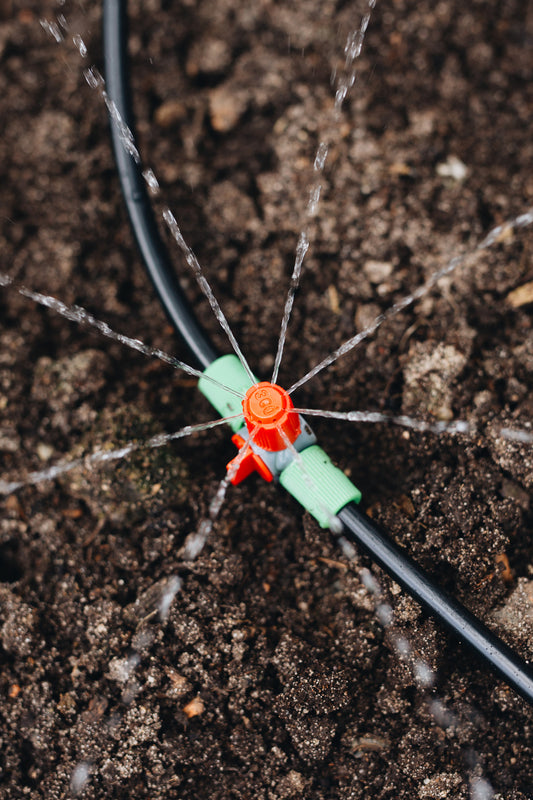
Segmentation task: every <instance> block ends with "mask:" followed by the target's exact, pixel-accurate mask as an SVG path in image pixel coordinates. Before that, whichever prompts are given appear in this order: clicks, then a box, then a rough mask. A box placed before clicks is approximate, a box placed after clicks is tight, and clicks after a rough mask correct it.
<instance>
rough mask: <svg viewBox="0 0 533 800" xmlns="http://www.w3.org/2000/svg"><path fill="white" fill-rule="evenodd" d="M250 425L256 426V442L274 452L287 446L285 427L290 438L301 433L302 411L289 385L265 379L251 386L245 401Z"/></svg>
mask: <svg viewBox="0 0 533 800" xmlns="http://www.w3.org/2000/svg"><path fill="white" fill-rule="evenodd" d="M242 409H243V412H244V419H245V422H246V427H247V428H248V430H249V431H250V433H252V432H253V431H254V430H255V435H254V443H255V444H256V445H257V446H258V447H262V448H263V450H268V451H270V452H273V451H276V450H285V448H286V446H287V445H286V442H285V441H284V439H283V436H282V435H281V433H280V430H281V431H283V433H284V434H285V436H286V437H287V439H289V441H290V442H294V440H295V439H297V438H298V436H299V435H300V433H301V428H300V420H299V417H298V414H297V413H296V412H295V411H293V409H294V404H293V402H292V400H291V398H290V396H289V395H288V394H287V392H286V391H285V389H282V388H281V386H278V385H277V384H275V383H268V382H267V381H263V382H261V383H256V384H255V385H254V386H251V387H250V388H249V389H248V391H247V392H246V397H245V398H244V400H243V403H242Z"/></svg>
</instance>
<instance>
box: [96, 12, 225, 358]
mask: <svg viewBox="0 0 533 800" xmlns="http://www.w3.org/2000/svg"><path fill="white" fill-rule="evenodd" d="M103 41H104V58H105V80H106V86H107V93H108V96H109V97H110V99H111V101H112V102H113V103H114V104H115V106H116V109H117V111H118V113H119V114H120V117H121V119H122V121H123V122H124V123H125V124H126V125H127V126H128V128H129V130H130V131H131V132H132V133H133V134H134V135H135V125H134V122H135V120H134V115H133V106H132V102H131V91H130V84H129V77H128V73H129V63H128V49H127V41H128V17H127V3H126V0H104V8H103ZM111 137H112V140H113V151H114V154H115V161H116V164H117V170H118V175H119V179H120V186H121V189H122V194H123V196H124V201H125V203H126V208H127V210H128V216H129V218H130V224H131V228H132V231H133V235H134V236H135V240H136V242H137V245H138V247H139V250H140V252H141V255H142V259H143V261H144V264H145V266H146V269H147V270H148V274H149V275H150V278H151V279H152V282H153V284H154V286H155V288H156V291H157V293H158V295H159V298H160V300H161V302H162V304H163V307H164V309H165V311H166V312H167V315H168V317H169V318H170V321H171V322H172V324H173V325H174V327H175V329H176V331H177V332H178V333H179V335H180V336H181V338H182V339H183V340H184V342H185V344H186V345H187V346H188V348H189V350H190V351H191V353H192V355H193V356H194V358H195V360H196V361H197V362H198V364H199V365H200V367H201V368H202V369H205V368H206V367H208V366H209V364H211V363H212V362H213V361H215V359H216V358H217V357H218V355H219V353H217V351H216V349H215V347H214V346H213V344H212V343H211V342H210V340H209V338H208V336H207V334H206V333H205V331H204V330H203V329H202V328H201V326H200V324H199V322H198V321H197V319H196V317H195V316H194V314H193V313H192V311H191V309H190V307H189V304H188V302H187V299H186V297H185V295H184V293H183V290H182V288H181V286H180V284H179V282H178V279H177V278H176V275H175V272H174V269H173V267H172V263H171V261H170V258H169V256H168V252H167V250H166V248H165V245H164V244H163V241H162V239H161V236H160V234H159V230H158V228H157V225H156V222H155V219H154V215H153V212H152V207H151V204H150V199H149V197H148V192H147V190H146V183H145V180H144V178H143V175H142V172H141V167H140V166H139V165H138V164H136V163H135V160H134V158H133V157H132V156H131V155H130V154H129V153H128V152H127V151H126V148H125V147H124V144H123V141H122V139H121V135H120V130H119V128H118V126H117V125H116V124H115V123H114V122H113V121H111Z"/></svg>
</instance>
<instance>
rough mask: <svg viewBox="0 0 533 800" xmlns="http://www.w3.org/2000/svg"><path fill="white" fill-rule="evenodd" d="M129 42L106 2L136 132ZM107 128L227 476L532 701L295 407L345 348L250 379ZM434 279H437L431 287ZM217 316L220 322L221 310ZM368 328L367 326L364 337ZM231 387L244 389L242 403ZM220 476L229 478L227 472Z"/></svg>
mask: <svg viewBox="0 0 533 800" xmlns="http://www.w3.org/2000/svg"><path fill="white" fill-rule="evenodd" d="M369 5H373V3H372V4H369ZM365 19H366V17H365ZM126 42H127V14H126V0H104V53H105V63H106V81H107V91H108V95H109V97H110V99H111V101H112V103H113V108H114V109H116V110H117V112H118V114H119V115H120V118H121V119H122V120H123V122H124V123H125V124H126V125H127V127H128V129H129V130H131V131H134V115H133V110H132V104H131V99H130V89H129V67H128V58H127V47H126ZM111 134H112V138H113V145H114V151H115V158H116V162H117V169H118V173H119V178H120V183H121V187H122V192H123V195H124V200H125V203H126V207H127V209H128V214H129V218H130V222H131V226H132V229H133V233H134V236H135V238H136V241H137V243H138V245H139V249H140V251H141V254H142V258H143V261H144V263H145V265H146V267H147V270H148V272H149V274H150V276H151V278H152V280H153V282H154V285H155V287H156V289H157V291H158V293H159V296H160V298H161V300H162V303H163V305H164V307H165V309H166V312H167V314H168V315H169V318H170V320H171V322H172V323H173V325H174V327H175V329H176V330H177V332H178V333H179V334H180V336H181V337H182V338H183V340H184V341H185V343H186V344H187V345H188V347H189V349H190V351H191V354H192V356H193V357H194V358H195V360H196V361H197V362H198V363H199V365H200V366H201V368H202V369H204V375H203V377H202V378H201V379H200V382H199V388H200V391H202V393H203V394H204V395H205V396H206V397H208V399H209V401H210V402H211V403H212V405H213V406H214V407H215V408H216V409H217V410H218V411H219V413H220V414H221V416H222V417H227V416H236V419H233V420H232V421H231V423H230V424H231V427H232V429H233V434H234V442H235V443H236V444H237V446H238V447H240V449H241V453H242V449H243V446H246V445H248V447H247V451H246V453H245V455H244V456H242V457H241V456H238V457H237V458H238V459H239V458H240V463H239V464H238V465H237V468H236V465H235V463H233V465H232V464H231V462H230V465H229V470H228V475H229V476H230V480H231V481H232V482H239V481H240V480H243V479H244V478H245V477H247V476H248V475H250V474H251V473H252V472H258V473H259V474H260V475H261V477H263V478H264V479H265V480H267V481H269V482H279V484H281V486H283V487H284V488H285V489H286V490H287V491H288V492H289V493H290V494H291V495H292V496H293V497H294V498H295V499H296V500H298V502H299V503H301V505H302V506H303V507H304V508H305V509H306V510H307V511H308V512H309V513H310V514H311V515H312V516H313V517H315V519H316V520H317V521H318V523H319V524H320V525H321V526H322V527H323V528H330V529H331V530H332V532H333V533H334V534H335V535H337V536H339V538H340V541H341V544H342V543H343V542H344V543H346V542H348V543H354V544H356V545H357V546H358V547H359V548H360V549H362V550H363V551H364V552H366V553H367V554H368V555H369V556H370V558H371V559H372V560H373V561H374V562H375V563H377V564H378V565H379V566H380V567H382V568H383V569H384V570H385V571H386V572H388V574H389V575H390V576H391V577H392V579H393V580H394V581H396V582H397V583H399V584H400V585H401V586H402V587H403V588H405V589H406V591H408V592H409V593H410V594H411V595H412V596H413V597H414V598H415V599H416V600H417V601H418V602H419V603H420V604H421V605H422V606H423V608H424V609H425V610H426V611H427V612H428V613H429V614H430V615H431V616H433V617H435V618H436V619H437V620H438V621H439V622H441V623H442V624H443V625H444V626H445V627H446V628H447V629H448V630H449V631H450V632H451V633H452V634H453V635H454V636H455V638H457V639H458V640H460V641H461V642H464V643H465V644H467V645H468V646H469V647H470V648H471V650H472V651H473V652H474V653H475V654H476V655H477V656H478V657H480V658H481V659H482V660H483V661H484V662H485V663H486V665H487V666H489V667H490V668H491V669H492V670H493V671H494V672H495V673H496V674H497V675H498V676H499V677H501V678H502V679H503V680H504V681H506V682H507V684H508V685H509V686H511V687H512V688H513V689H514V690H515V691H516V692H517V693H518V694H520V695H521V696H522V697H523V698H524V699H525V700H526V701H527V702H528V703H530V704H531V705H533V671H532V670H531V667H530V666H529V665H528V664H527V663H526V662H525V661H524V660H523V659H522V658H521V657H520V656H519V655H518V654H517V653H515V652H514V651H513V650H512V649H511V648H510V647H508V646H507V645H506V644H505V643H504V642H503V641H502V640H501V639H499V638H498V637H497V636H496V635H495V634H493V633H492V632H491V631H490V630H489V629H488V628H487V626H486V625H485V624H484V623H483V622H482V621H481V620H479V619H477V617H475V615H474V614H472V613H471V612H470V611H468V610H467V609H466V608H465V607H464V606H463V605H462V604H461V603H459V602H458V601H457V600H455V599H454V598H452V597H450V595H448V594H447V593H445V592H444V591H443V590H442V589H441V588H440V587H438V586H437V585H436V584H435V582H434V581H433V579H432V578H431V577H430V576H429V575H428V574H426V573H425V572H424V571H423V570H422V569H421V567H419V566H418V565H417V564H416V563H415V561H414V560H413V559H412V558H411V557H410V556H409V555H407V553H406V552H405V551H404V550H403V549H402V548H400V547H399V546H398V545H397V544H396V543H395V542H393V541H392V540H391V538H390V537H389V536H388V534H387V533H386V532H385V531H383V530H381V529H379V528H378V527H377V526H376V525H375V523H374V522H373V521H372V520H370V519H369V518H368V517H367V516H366V515H365V514H364V513H362V512H361V510H360V509H359V508H358V503H359V502H360V500H361V494H360V492H359V490H358V489H357V488H356V487H355V486H354V485H353V484H352V483H351V481H350V480H349V479H348V478H347V476H345V475H344V473H343V472H342V471H341V470H339V469H338V468H337V467H335V466H334V465H333V464H332V462H331V460H330V459H329V457H328V456H327V454H326V453H325V452H324V451H323V450H322V448H320V447H319V446H318V445H317V444H316V439H315V437H314V434H313V433H312V431H311V429H310V428H309V426H308V425H307V423H306V422H305V420H304V419H303V418H302V417H301V416H300V415H299V414H298V412H297V411H296V410H295V409H294V407H293V406H292V402H290V397H289V395H290V394H291V393H292V392H293V391H294V390H296V389H297V388H298V387H299V386H300V385H302V384H303V383H304V382H306V381H307V380H309V379H310V378H311V377H313V376H314V375H315V374H316V373H317V372H318V371H319V370H320V369H323V368H324V367H325V366H327V365H328V364H329V363H332V361H333V360H335V358H336V357H337V355H338V354H342V353H340V352H338V351H336V352H335V353H333V354H332V356H330V357H328V359H327V363H326V361H324V362H321V364H319V365H318V366H317V367H316V368H315V369H314V370H312V371H311V372H310V373H308V374H307V375H306V376H304V378H302V379H300V380H299V381H298V382H297V383H295V384H293V386H291V387H290V388H289V390H288V391H286V390H284V389H282V388H281V387H279V386H278V385H277V384H276V383H266V382H260V381H257V380H256V379H255V378H254V376H253V375H252V373H251V372H250V369H249V367H248V365H247V364H246V361H245V360H244V358H243V357H241V354H240V351H237V350H236V353H237V355H227V356H219V355H218V353H217V351H216V349H215V348H214V347H213V345H212V343H211V342H210V340H209V337H208V336H207V335H206V333H205V331H204V330H203V329H202V328H201V327H200V326H199V324H198V323H197V321H196V318H195V316H194V313H193V312H192V311H191V309H190V308H189V305H188V303H187V301H186V299H185V297H184V294H183V291H182V289H181V287H180V286H179V283H178V281H177V279H176V277H175V275H174V271H173V269H172V266H171V262H170V259H169V257H168V255H167V252H166V248H165V246H164V245H163V243H162V240H161V238H160V236H159V233H158V230H157V225H156V223H155V220H154V217H153V213H152V210H151V204H150V200H149V197H148V193H147V189H146V181H145V177H144V176H143V173H142V171H141V167H140V165H139V164H138V163H136V160H135V159H134V158H133V157H132V155H131V153H130V152H128V150H127V149H125V148H124V144H123V142H122V140H121V131H120V127H119V126H117V125H116V124H111ZM531 221H533V213H532V212H531V211H528V212H527V214H525V215H523V221H522V218H521V217H520V218H517V219H516V220H514V223H513V225H514V226H515V227H516V226H521V225H522V224H523V225H525V224H530V222H531ZM173 222H175V220H171V224H169V223H168V220H167V224H169V227H170V228H171V232H172V233H173V235H174V238H175V239H176V241H177V242H178V244H179V245H180V247H181V249H182V250H183V251H184V252H185V256H186V260H187V262H188V263H189V266H191V267H192V269H193V271H196V270H195V265H194V263H192V264H191V261H192V257H191V251H190V250H189V249H188V248H187V249H186V250H184V247H183V246H182V245H181V240H182V237H181V233H180V231H179V228H178V227H177V223H176V225H175V230H174V229H173V228H174V225H173ZM180 237H181V238H180ZM489 237H490V235H489ZM489 237H487V238H486V239H485V240H483V241H482V242H481V244H480V245H479V246H478V250H480V249H484V248H486V247H488V246H490V245H491V244H492V242H493V238H490V239H489ZM463 260H464V259H463V258H462V257H458V258H457V259H453V260H452V262H450V263H449V264H448V265H447V266H446V267H445V268H444V269H443V271H442V274H443V275H444V274H449V273H450V272H451V271H452V270H453V269H455V268H456V266H459V264H460V263H462V261H463ZM439 275H440V273H439ZM197 277H198V276H197ZM434 283H436V279H435V280H434V281H433V284H432V285H434ZM427 290H428V287H426V286H423V287H421V288H420V290H417V292H414V293H413V294H412V295H410V296H409V297H408V298H406V299H405V300H404V301H401V302H400V303H398V304H396V305H395V306H394V307H393V311H392V312H391V313H390V314H389V315H381V317H380V318H378V324H379V325H380V324H381V323H382V322H384V321H385V320H386V319H387V318H388V316H390V315H391V314H392V313H394V314H396V313H398V311H400V310H401V309H403V308H404V307H405V306H406V305H408V304H410V303H412V302H414V301H415V300H416V299H417V298H418V297H419V296H423V294H425V293H427ZM217 317H218V318H219V321H220V317H219V315H218V313H217ZM221 324H222V323H221ZM373 330H374V328H372V330H370V331H369V332H368V334H367V335H370V333H372V332H373ZM359 338H360V335H358V336H356V337H354V338H353V339H352V340H349V341H348V342H346V343H345V344H344V345H343V346H342V347H341V350H342V352H347V351H348V350H349V349H352V348H353V347H354V346H355V344H356V343H358V341H359ZM234 349H235V348H234ZM237 356H239V357H237ZM276 378H277V374H276V375H275V376H273V380H276ZM210 379H215V380H217V382H219V383H223V384H224V386H225V387H227V388H221V387H220V386H216V385H215V384H212V383H211V380H210ZM228 389H229V390H230V391H228ZM235 393H237V395H241V396H242V395H244V400H243V401H242V403H241V399H240V397H239V396H236V394H235ZM250 428H252V429H253V432H251V431H250ZM256 435H257V440H256ZM224 481H227V477H226V478H225V479H224ZM224 485H225V483H224Z"/></svg>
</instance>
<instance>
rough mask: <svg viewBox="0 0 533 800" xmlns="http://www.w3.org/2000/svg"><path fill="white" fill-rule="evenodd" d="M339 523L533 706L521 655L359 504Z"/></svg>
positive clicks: (532, 685) (532, 679)
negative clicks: (388, 533) (457, 598)
mask: <svg viewBox="0 0 533 800" xmlns="http://www.w3.org/2000/svg"><path fill="white" fill-rule="evenodd" d="M338 517H339V519H340V520H341V522H342V524H343V526H344V534H343V535H344V536H345V537H346V538H347V539H348V540H349V541H351V542H352V543H353V544H355V545H357V546H358V548H359V549H360V550H363V551H365V552H366V553H368V555H369V556H370V557H371V558H372V560H373V561H374V562H375V563H376V564H378V565H379V566H380V567H382V568H383V569H384V570H385V571H386V572H387V573H388V574H389V575H390V576H391V577H392V578H393V580H395V581H396V582H397V583H399V584H400V586H403V588H404V589H406V590H407V591H408V592H409V594H410V595H411V596H412V597H414V598H415V600H417V601H418V602H419V603H420V605H421V606H422V607H423V608H424V610H425V611H427V612H429V613H430V614H431V615H432V616H433V617H435V618H436V619H438V620H439V621H440V622H441V623H442V624H443V625H444V627H446V628H447V629H448V630H449V631H451V633H453V634H454V636H455V637H457V638H458V639H459V640H460V641H461V642H462V643H464V644H466V645H468V647H469V648H470V649H471V651H473V652H474V653H476V654H477V655H478V656H480V657H481V658H482V659H484V660H485V661H486V662H488V663H489V664H490V666H491V668H492V670H493V671H494V672H495V673H496V674H497V675H499V676H500V678H503V680H504V681H505V682H506V683H507V684H509V686H512V688H513V689H514V690H515V691H516V692H517V693H518V694H519V695H521V697H523V698H524V700H527V701H528V703H530V704H532V705H533V671H532V670H531V669H530V667H529V666H528V665H527V664H526V662H525V661H524V660H523V659H522V658H520V656H519V655H517V654H516V653H515V652H514V651H513V650H512V649H511V648H510V647H508V645H506V644H505V642H502V640H501V639H500V638H498V636H496V635H495V634H494V633H492V631H490V630H489V628H487V626H486V625H485V624H484V623H483V622H481V620H479V619H478V618H477V617H476V616H475V615H474V614H472V612H471V611H469V610H468V609H467V608H465V607H464V606H463V605H462V604H461V603H459V601H458V600H455V599H454V598H453V597H451V596H450V595H449V594H447V592H445V591H444V590H443V589H441V588H440V587H439V586H437V585H436V584H435V583H434V582H433V581H432V580H431V578H430V577H429V576H428V575H427V574H426V573H425V572H424V571H423V570H422V569H421V568H420V567H419V566H418V564H416V562H415V561H413V559H412V558H411V557H410V556H408V555H407V554H406V553H405V552H404V551H403V550H402V549H401V548H400V547H399V546H398V545H397V544H396V543H395V542H393V541H392V540H391V539H390V537H389V536H388V535H387V534H386V533H385V532H384V531H382V530H381V529H380V528H379V527H378V526H377V525H376V524H375V523H374V522H373V521H372V520H370V518H369V517H367V516H366V514H363V512H362V511H360V510H359V509H358V508H357V506H356V505H355V503H348V505H347V506H345V507H344V508H343V509H341V511H339V513H338Z"/></svg>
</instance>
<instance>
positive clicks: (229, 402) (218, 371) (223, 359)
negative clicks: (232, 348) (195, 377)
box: [198, 354, 259, 433]
mask: <svg viewBox="0 0 533 800" xmlns="http://www.w3.org/2000/svg"><path fill="white" fill-rule="evenodd" d="M204 375H207V376H208V377H209V378H213V380H216V381H219V383H222V384H224V386H228V387H229V388H230V389H234V390H235V391H236V392H240V393H241V394H243V395H244V394H246V392H247V391H248V389H249V388H250V386H253V384H252V383H250V378H249V376H248V374H247V372H246V370H245V369H244V367H243V366H242V364H241V362H240V361H239V359H238V358H237V356H236V355H233V354H231V355H227V356H220V358H217V360H216V361H213V363H212V364H209V366H208V367H207V369H205V370H204ZM256 382H257V383H259V381H256ZM198 388H199V390H200V391H201V393H202V394H203V395H204V397H207V399H208V400H209V402H210V403H211V405H212V406H214V408H216V410H217V411H218V413H219V414H220V416H221V417H232V416H234V415H235V414H241V412H242V403H241V401H240V399H239V398H238V397H237V396H236V395H234V394H231V392H227V391H226V390H225V389H222V388H221V387H220V386H217V385H216V384H215V383H212V382H211V381H210V380H205V378H203V377H202V378H200V380H199V381H198ZM228 425H229V426H230V427H231V429H232V431H233V433H237V431H239V430H240V429H241V428H242V426H243V425H244V417H242V416H239V417H238V418H237V419H232V420H230V422H228Z"/></svg>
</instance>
